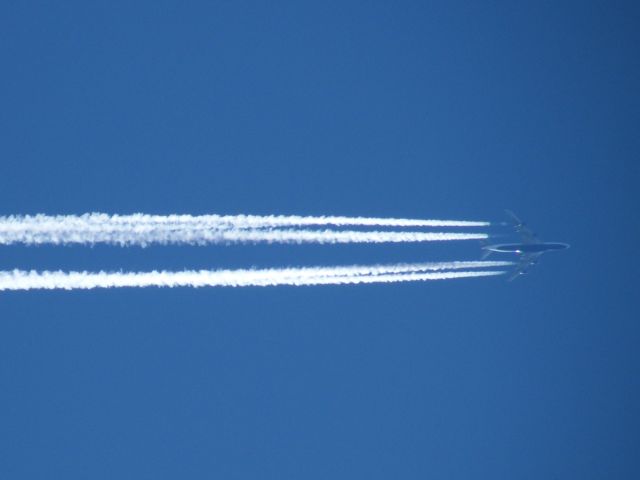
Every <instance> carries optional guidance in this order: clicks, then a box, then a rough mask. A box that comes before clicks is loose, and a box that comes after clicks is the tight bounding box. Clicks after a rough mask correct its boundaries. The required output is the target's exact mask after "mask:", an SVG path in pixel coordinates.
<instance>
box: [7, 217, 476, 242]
mask: <svg viewBox="0 0 640 480" xmlns="http://www.w3.org/2000/svg"><path fill="white" fill-rule="evenodd" d="M487 237H488V235H487V234H485V233H454V232H385V231H352V230H295V229H273V230H261V229H257V230H255V229H252V230H243V229H233V228H232V229H223V228H219V227H207V228H202V227H200V226H193V225H178V226H174V225H171V224H166V225H159V224H152V225H148V224H140V225H138V224H121V225H112V224H106V225H102V224H89V225H74V224H73V223H71V224H65V223H64V222H59V223H58V222H53V223H50V222H45V223H42V224H37V223H36V224H30V223H26V224H22V223H20V222H16V223H11V222H10V223H8V224H4V225H3V224H1V223H0V245H10V244H16V243H21V244H25V245H41V244H53V245H63V244H95V243H108V244H113V245H141V246H146V245H149V244H161V245H168V244H173V245H178V244H182V245H205V244H220V243H259V242H264V243H399V242H403V243H404V242H433V241H447V240H481V239H486V238H487Z"/></svg>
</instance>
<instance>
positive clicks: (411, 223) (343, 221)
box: [0, 213, 490, 231]
mask: <svg viewBox="0 0 640 480" xmlns="http://www.w3.org/2000/svg"><path fill="white" fill-rule="evenodd" d="M24 225H31V226H32V227H35V226H38V225H40V226H45V225H46V226H47V228H51V227H53V226H56V225H59V226H61V227H62V228H67V227H68V226H69V225H74V226H76V227H80V226H85V227H86V226H89V225H100V226H102V227H106V226H107V225H112V226H116V225H173V226H175V227H177V226H183V225H191V226H195V225H198V226H200V227H202V228H236V229H237V228H274V227H304V226H327V225H333V226H339V227H343V226H364V227H486V226H489V225H490V223H489V222H479V221H464V220H422V219H406V218H377V217H346V216H301V215H147V214H142V213H136V214H132V215H108V214H104V213H87V214H84V215H25V216H6V217H0V231H3V230H4V229H10V228H12V227H17V228H21V226H24Z"/></svg>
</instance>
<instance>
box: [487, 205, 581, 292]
mask: <svg viewBox="0 0 640 480" xmlns="http://www.w3.org/2000/svg"><path fill="white" fill-rule="evenodd" d="M506 212H507V215H509V217H511V219H512V221H513V225H514V228H515V229H516V232H518V233H519V234H520V236H521V237H522V242H521V243H500V244H496V245H484V246H483V247H482V249H483V250H484V253H483V255H482V258H483V259H485V258H487V257H488V256H489V255H491V253H492V252H499V253H515V254H517V255H518V256H519V257H520V258H519V261H518V265H516V268H515V270H514V271H513V273H512V274H511V276H510V277H509V281H511V280H513V279H515V278H517V277H519V276H520V275H524V274H526V273H529V270H530V269H531V267H533V266H534V265H536V264H537V263H538V258H539V257H540V256H541V255H542V254H543V253H546V252H550V251H553V250H566V249H567V248H569V245H568V244H567V243H560V242H541V241H540V240H539V239H538V236H537V235H536V234H535V233H533V232H532V231H531V230H530V229H529V228H528V227H527V226H526V225H525V224H524V223H523V222H522V220H520V219H519V218H518V217H517V216H516V215H515V214H514V213H513V212H512V211H510V210H506Z"/></svg>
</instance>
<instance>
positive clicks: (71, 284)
mask: <svg viewBox="0 0 640 480" xmlns="http://www.w3.org/2000/svg"><path fill="white" fill-rule="evenodd" d="M296 270H297V269H284V270H277V269H271V270H200V271H183V272H167V271H152V272H129V273H123V272H120V273H118V272H111V273H107V272H97V273H91V272H61V271H55V272H47V271H45V272H36V271H29V272H27V271H21V270H14V271H10V272H0V291H1V290H34V289H46V290H52V289H64V290H75V289H85V290H86V289H93V288H120V287H248V286H259V287H266V286H277V285H291V286H304V285H344V284H361V283H395V282H411V281H427V280H445V279H453V278H469V277H485V276H492V275H500V274H502V273H504V272H502V271H490V270H484V271H445V272H428V273H424V272H418V273H390V274H381V275H347V276H340V275H337V276H333V275H315V276H314V275H310V276H304V275H302V276H301V275H298V274H297V273H299V272H297V273H296Z"/></svg>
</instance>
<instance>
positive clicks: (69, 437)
mask: <svg viewBox="0 0 640 480" xmlns="http://www.w3.org/2000/svg"><path fill="white" fill-rule="evenodd" d="M272 3H273V4H269V5H268V4H266V3H263V2H191V3H189V4H184V3H183V2H145V1H140V2H135V3H134V4H132V3H131V2H63V4H55V3H53V4H52V3H49V2H30V1H26V2H5V3H4V4H3V5H2V6H1V7H0V36H1V39H2V41H0V61H1V62H2V66H3V69H2V70H3V74H2V75H1V76H0V86H1V87H2V88H0V92H2V93H0V98H1V102H0V104H1V105H2V108H1V109H0V131H2V132H3V133H2V139H3V140H2V142H0V200H1V201H0V213H1V214H3V215H6V214H17V213H23V214H27V213H49V214H58V213H83V212H87V211H102V212H108V213H132V212H138V211H142V212H147V213H192V214H201V213H230V214H232V213H255V214H272V213H275V214H278V213H282V214H308V215H321V214H339V215H370V216H393V217H410V218H413V217H415V218H453V219H470V220H476V219H477V220H495V221H501V220H502V219H503V218H502V209H504V208H511V209H513V210H515V211H516V212H517V213H518V214H519V215H520V216H522V217H524V218H525V219H526V220H528V222H529V223H530V224H531V226H532V227H534V228H535V229H536V230H537V231H538V232H539V233H540V235H541V236H542V238H543V239H547V240H557V241H564V242H568V243H571V244H572V248H571V249H570V250H568V251H566V252H562V253H558V254H553V253H552V254H549V255H548V256H547V257H545V258H544V259H543V261H542V262H541V264H540V265H539V267H538V268H537V269H536V270H535V271H534V272H533V273H532V274H531V275H530V276H528V277H527V278H523V279H519V280H518V281H516V282H512V283H506V282H504V280H503V279H469V280H460V281H447V282H432V283H423V284H401V285H368V286H341V287H310V288H290V287H283V288H268V289H258V288H246V289H198V290H190V289H175V290H164V289H146V290H133V289H130V290H128V289H125V290H103V291H90V292H58V291H56V292H22V293H20V292H14V293H3V294H2V295H1V296H0V318H1V319H0V385H2V395H0V412H2V414H1V415H0V422H1V425H2V428H1V429H0V430H1V431H2V434H0V452H1V453H0V476H2V477H3V478H12V479H23V478H24V479H37V478H58V477H64V478H87V477H91V478H118V477H119V478H175V477H177V476H180V477H187V478H189V477H197V478H202V477H214V476H215V477H223V478H287V477H302V478H328V477H331V478H363V477H368V478H390V477H397V478H425V477H427V478H461V479H462V478H514V477H515V478H525V479H526V478H532V479H533V478H535V479H539V478H581V479H588V478H603V477H610V478H637V477H638V475H639V473H640V468H639V465H638V458H640V456H639V455H638V445H639V438H638V428H639V427H640V425H639V423H640V422H639V414H638V408H637V405H638V403H639V401H640V398H639V387H640V385H639V382H638V378H639V377H638V371H639V367H640V361H639V359H638V355H637V344H638V339H639V334H640V329H639V327H638V325H637V313H636V312H637V307H636V301H635V298H634V296H635V293H636V290H637V285H638V274H637V267H638V261H637V253H636V249H635V248H634V247H635V243H636V238H637V235H638V226H637V221H636V219H637V204H638V194H637V184H638V177H639V175H638V174H639V173H640V172H639V167H638V164H637V161H636V160H637V158H636V157H637V152H638V150H639V148H638V147H640V145H639V143H640V141H639V139H638V135H637V126H638V121H639V118H638V116H639V114H638V112H639V111H640V108H639V107H640V102H639V96H638V88H637V86H638V85H639V84H640V78H639V77H640V75H639V73H640V71H639V66H638V60H637V59H638V47H637V45H639V44H640V41H639V40H640V39H639V38H638V30H637V21H638V17H639V14H640V10H639V9H638V7H637V6H636V5H635V4H634V3H633V2H618V3H616V4H615V5H614V4H611V3H610V2H543V3H536V2H491V3H490V4H489V3H478V2H440V3H438V2H400V3H392V2H321V3H316V4H314V3H311V2H285V1H281V2H272ZM478 257H479V248H478V245H477V244H474V243H473V242H460V243H457V244H447V245H402V246H399V245H377V246H366V245H361V246H309V245H308V246H232V247H215V246H211V247H198V248H195V247H150V248H147V249H140V248H128V249H120V248H114V247H106V246H96V247H93V248H81V247H57V248H54V247H38V248H35V247H31V248H26V247H20V246H12V247H2V254H1V256H0V262H1V266H2V270H7V269H13V268H23V269H29V268H35V269H58V268H61V269H68V270H72V269H73V270H77V269H89V270H96V269H111V270H113V269H125V270H148V269H153V268H166V269H175V270H178V269H184V268H220V267H248V266H256V267H263V266H282V265H317V264H322V265H333V264H351V263H370V262H396V261H430V260H457V259H477V258H478Z"/></svg>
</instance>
